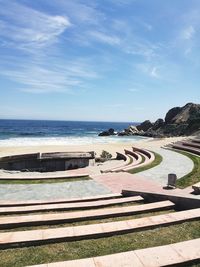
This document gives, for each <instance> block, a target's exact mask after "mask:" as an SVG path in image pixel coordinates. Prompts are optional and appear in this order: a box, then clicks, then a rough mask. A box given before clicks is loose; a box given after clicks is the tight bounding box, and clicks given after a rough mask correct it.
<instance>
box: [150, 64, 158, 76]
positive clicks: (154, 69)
mask: <svg viewBox="0 0 200 267" xmlns="http://www.w3.org/2000/svg"><path fill="white" fill-rule="evenodd" d="M150 75H151V76H152V77H154V78H159V74H158V68H157V67H153V68H152V69H151V70H150Z"/></svg>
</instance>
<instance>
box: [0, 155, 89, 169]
mask: <svg viewBox="0 0 200 267" xmlns="http://www.w3.org/2000/svg"><path fill="white" fill-rule="evenodd" d="M79 155H80V157H79ZM90 161H91V162H90ZM92 162H94V153H92V152H87V153H84V152H79V153H74V154H73V153H69V154H68V153H59V152H58V153H47V154H45V157H42V155H41V154H40V153H35V154H23V155H14V156H8V157H3V158H0V168H1V169H5V170H17V171H39V172H51V171H65V170H71V169H77V168H84V167H87V166H88V165H89V164H92Z"/></svg>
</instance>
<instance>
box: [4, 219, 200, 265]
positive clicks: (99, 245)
mask: <svg viewBox="0 0 200 267" xmlns="http://www.w3.org/2000/svg"><path fill="white" fill-rule="evenodd" d="M199 237H200V221H192V222H185V223H182V224H179V225H178V224H177V225H172V226H168V227H162V228H156V229H153V230H146V231H140V232H135V233H130V234H125V235H118V236H112V237H107V238H99V239H89V240H82V241H74V242H62V243H56V244H50V245H42V246H32V247H27V248H16V249H7V250H2V251H0V259H1V260H0V266H2V267H11V266H12V267H22V266H27V265H34V264H42V263H48V262H57V261H66V260H73V259H81V258H88V257H95V256H101V255H108V254H113V253H119V252H124V251H130V250H135V249H142V248H147V247H153V246H162V245H166V244H171V243H175V242H181V241H186V240H190V239H194V238H199ZM193 266H194V265H193Z"/></svg>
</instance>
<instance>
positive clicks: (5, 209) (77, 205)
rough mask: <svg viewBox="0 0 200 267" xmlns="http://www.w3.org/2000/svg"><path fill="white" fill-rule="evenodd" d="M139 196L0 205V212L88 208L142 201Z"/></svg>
mask: <svg viewBox="0 0 200 267" xmlns="http://www.w3.org/2000/svg"><path fill="white" fill-rule="evenodd" d="M142 200H143V198H142V197H140V196H133V197H122V198H116V199H106V200H97V201H88V202H76V203H60V204H59V203H58V204H49V205H33V206H20V207H0V214H12V213H28V212H40V211H53V210H71V209H74V210H75V209H88V208H102V207H106V206H111V205H116V204H123V203H131V202H135V201H142Z"/></svg>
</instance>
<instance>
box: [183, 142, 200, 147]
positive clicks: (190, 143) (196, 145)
mask: <svg viewBox="0 0 200 267" xmlns="http://www.w3.org/2000/svg"><path fill="white" fill-rule="evenodd" d="M182 144H183V145H184V146H189V147H196V148H200V143H193V142H182Z"/></svg>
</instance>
